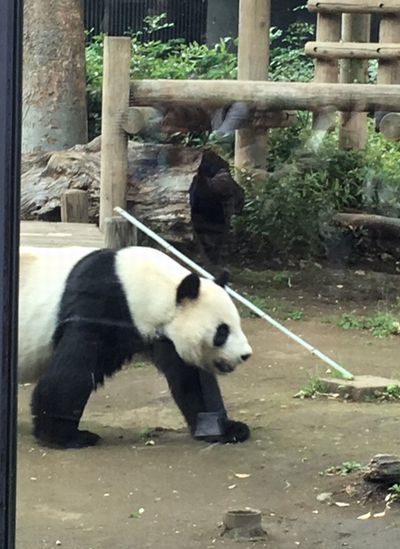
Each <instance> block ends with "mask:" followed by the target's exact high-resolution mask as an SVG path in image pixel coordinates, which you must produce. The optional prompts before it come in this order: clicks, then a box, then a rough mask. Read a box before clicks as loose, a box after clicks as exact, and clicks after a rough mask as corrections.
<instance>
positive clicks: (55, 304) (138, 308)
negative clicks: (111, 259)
mask: <svg viewBox="0 0 400 549" xmlns="http://www.w3.org/2000/svg"><path fill="white" fill-rule="evenodd" d="M92 251H93V249H89V248H79V247H66V248H32V247H22V248H21V251H20V301H19V303H20V306H19V334H20V335H19V379H20V381H21V382H27V381H34V380H36V379H37V378H38V377H39V376H40V374H41V373H42V372H43V370H44V369H45V368H46V366H47V363H48V361H49V359H50V357H51V353H52V338H53V335H54V332H55V328H56V323H57V315H58V311H59V306H60V302H61V298H62V295H63V292H64V289H65V284H66V280H67V277H68V275H69V273H70V272H71V270H72V268H73V267H74V265H75V264H76V263H77V262H78V261H79V260H80V259H81V258H83V257H84V256H86V255H88V254H89V253H91V252H92ZM115 267H116V273H117V276H118V278H119V280H120V282H121V283H122V286H123V290H124V293H125V296H126V298H127V302H128V305H129V309H130V313H131V316H132V319H133V322H134V324H135V326H136V327H137V329H138V331H139V332H140V334H141V335H142V337H143V338H144V339H147V340H150V341H151V340H152V339H154V337H155V336H156V334H158V333H162V334H164V335H165V336H167V337H168V338H169V339H170V340H171V341H172V342H173V343H174V345H175V348H176V350H177V352H178V354H179V355H180V357H181V358H182V359H183V360H184V361H185V362H187V363H189V364H193V365H196V366H198V367H201V368H206V369H208V370H213V369H214V370H215V368H214V365H215V362H216V361H219V362H220V363H223V364H225V365H226V366H227V369H228V370H232V369H234V368H235V367H236V366H237V365H238V364H240V363H241V362H242V361H243V357H247V356H248V355H250V354H251V352H252V350H251V347H250V345H249V343H248V341H247V339H246V337H245V335H244V334H243V332H242V329H241V325H240V318H239V314H238V312H237V309H236V307H235V305H234V304H233V302H232V300H231V299H230V298H229V296H228V294H227V293H226V292H225V291H224V289H223V288H221V287H220V286H218V285H217V284H215V283H214V282H212V281H209V280H205V279H201V284H200V295H199V298H198V299H196V300H193V301H190V300H185V301H184V302H183V303H182V304H177V303H176V290H177V287H178V285H179V283H180V282H181V281H182V279H183V278H184V277H186V276H187V275H188V274H189V271H188V270H187V269H185V268H184V267H182V266H181V265H180V264H178V263H177V262H176V261H174V260H173V259H171V258H170V257H168V256H167V255H165V254H163V253H162V252H159V251H157V250H155V249H153V248H146V247H131V248H125V249H123V250H120V251H118V252H117V254H116V259H115ZM221 323H226V324H227V325H228V326H229V329H230V333H229V336H228V338H227V341H226V343H225V344H224V345H222V346H221V347H216V346H215V345H213V338H214V335H215V330H216V329H217V327H218V325H219V324H221ZM228 370H227V371H228Z"/></svg>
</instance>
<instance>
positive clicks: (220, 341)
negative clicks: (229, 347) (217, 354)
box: [214, 324, 230, 347]
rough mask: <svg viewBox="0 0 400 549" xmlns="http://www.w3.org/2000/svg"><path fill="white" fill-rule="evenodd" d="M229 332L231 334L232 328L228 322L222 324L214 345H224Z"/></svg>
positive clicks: (216, 333)
mask: <svg viewBox="0 0 400 549" xmlns="http://www.w3.org/2000/svg"><path fill="white" fill-rule="evenodd" d="M229 334H230V329H229V326H228V324H220V325H219V326H218V328H217V331H216V332H215V335H214V346H215V347H222V345H224V343H226V340H227V339H228V336H229Z"/></svg>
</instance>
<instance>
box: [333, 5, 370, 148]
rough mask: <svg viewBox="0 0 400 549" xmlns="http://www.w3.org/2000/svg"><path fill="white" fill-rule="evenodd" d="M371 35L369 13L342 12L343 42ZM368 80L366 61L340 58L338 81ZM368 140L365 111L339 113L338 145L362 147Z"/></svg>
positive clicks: (359, 39)
mask: <svg viewBox="0 0 400 549" xmlns="http://www.w3.org/2000/svg"><path fill="white" fill-rule="evenodd" d="M370 36H371V15H367V14H362V13H358V14H353V13H344V14H343V16H342V40H343V41H344V42H357V43H359V42H369V40H370ZM367 81H368V61H364V60H361V59H342V61H341V63H340V82H342V83H349V84H353V83H358V84H364V83H366V82H367ZM367 140H368V120H367V114H366V113H355V112H345V113H341V117H340V130H339V145H340V147H342V148H343V149H363V148H365V146H366V144H367Z"/></svg>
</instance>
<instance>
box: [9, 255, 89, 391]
mask: <svg viewBox="0 0 400 549" xmlns="http://www.w3.org/2000/svg"><path fill="white" fill-rule="evenodd" d="M94 250H95V249H94V248H82V247H68V248H33V247H21V248H20V283H19V334H18V336H19V349H18V374H19V379H20V381H21V382H28V381H34V380H36V379H37V377H38V376H39V374H40V373H41V371H42V370H43V369H44V368H45V367H46V365H47V362H48V360H49V358H50V355H51V349H52V337H53V334H54V329H55V326H56V322H57V315H58V310H59V305H60V301H61V297H62V294H63V292H64V289H65V284H66V280H67V278H68V275H69V274H70V272H71V270H72V268H73V267H74V265H75V264H76V263H77V262H78V261H79V260H80V259H81V258H82V257H84V256H86V255H88V254H89V253H91V252H92V251H94Z"/></svg>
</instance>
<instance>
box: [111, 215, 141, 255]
mask: <svg viewBox="0 0 400 549" xmlns="http://www.w3.org/2000/svg"><path fill="white" fill-rule="evenodd" d="M104 241H105V247H106V248H111V249H112V250H120V249H121V248H126V247H127V246H136V244H137V229H136V227H134V226H133V225H132V223H129V221H128V220H127V219H124V218H123V217H117V216H115V217H107V218H106V219H105V220H104Z"/></svg>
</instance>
